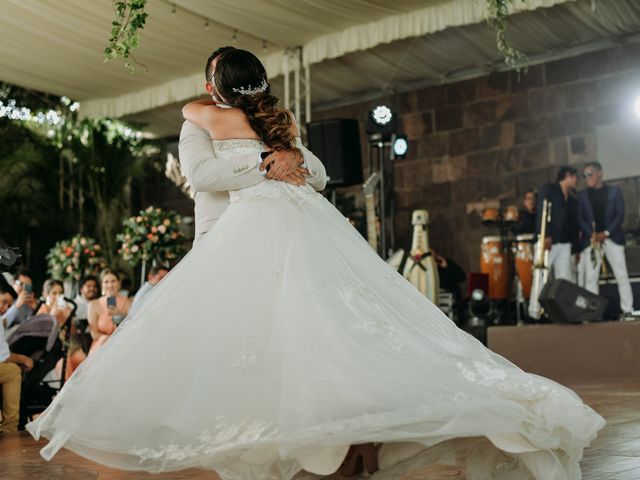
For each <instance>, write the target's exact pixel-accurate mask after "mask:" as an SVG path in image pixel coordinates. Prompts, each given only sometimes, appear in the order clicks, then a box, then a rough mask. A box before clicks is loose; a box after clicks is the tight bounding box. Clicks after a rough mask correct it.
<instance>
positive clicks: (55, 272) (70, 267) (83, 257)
mask: <svg viewBox="0 0 640 480" xmlns="http://www.w3.org/2000/svg"><path fill="white" fill-rule="evenodd" d="M47 265H48V266H49V273H50V274H51V276H52V277H54V278H59V279H62V280H71V281H76V282H77V281H79V280H80V279H81V278H82V277H85V276H87V275H96V274H97V273H98V272H99V271H100V270H102V269H103V268H105V267H106V265H107V263H106V261H105V259H104V256H103V254H102V247H101V246H100V244H99V243H96V241H95V240H94V239H93V238H91V237H84V236H82V235H76V236H75V237H73V238H71V239H69V240H61V241H59V242H58V243H56V244H55V245H54V246H53V247H52V248H51V250H49V253H48V254H47Z"/></svg>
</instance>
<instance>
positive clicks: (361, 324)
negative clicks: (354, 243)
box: [346, 272, 405, 353]
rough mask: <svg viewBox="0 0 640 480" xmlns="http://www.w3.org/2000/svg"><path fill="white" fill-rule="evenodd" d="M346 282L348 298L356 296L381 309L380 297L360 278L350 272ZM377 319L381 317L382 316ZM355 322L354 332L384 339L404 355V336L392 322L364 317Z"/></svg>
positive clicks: (394, 349)
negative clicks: (357, 331)
mask: <svg viewBox="0 0 640 480" xmlns="http://www.w3.org/2000/svg"><path fill="white" fill-rule="evenodd" d="M346 281H347V285H348V286H347V292H346V293H347V297H348V298H353V297H354V296H355V297H357V298H360V299H361V300H362V301H363V302H364V303H365V304H367V305H369V306H372V307H374V308H376V309H381V305H380V302H379V300H378V297H377V296H376V295H375V294H374V293H373V292H372V291H371V289H370V288H369V287H368V286H367V285H365V284H364V283H363V282H362V281H361V280H360V279H359V278H358V277H356V276H355V275H354V274H353V273H351V272H349V273H348V274H347V276H346ZM377 317H380V315H378V316H377ZM353 322H354V323H353V325H352V327H351V328H353V329H354V330H359V331H362V332H364V333H366V334H368V335H373V336H377V337H379V338H382V339H384V341H385V343H387V344H388V345H389V346H390V347H391V349H392V350H393V351H394V352H396V353H402V352H403V351H404V346H405V344H404V334H403V333H402V331H401V330H400V329H398V328H397V327H396V326H395V325H393V324H392V323H391V322H389V321H386V320H383V319H381V318H376V319H373V318H369V317H363V316H358V317H355V318H354V320H353Z"/></svg>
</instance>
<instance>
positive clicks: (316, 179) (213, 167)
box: [179, 121, 327, 193]
mask: <svg viewBox="0 0 640 480" xmlns="http://www.w3.org/2000/svg"><path fill="white" fill-rule="evenodd" d="M298 148H299V149H300V151H301V152H302V156H303V159H302V160H304V165H305V166H306V168H307V170H308V171H309V175H308V176H306V178H305V180H306V182H307V183H308V184H309V185H311V186H312V187H313V188H314V189H315V190H318V191H320V190H323V189H324V188H325V186H326V183H327V176H326V172H325V168H324V165H322V162H321V161H320V159H318V157H316V156H315V155H314V154H313V153H312V152H310V151H309V150H308V149H307V148H305V147H304V146H303V145H298ZM292 155H294V153H292V152H286V151H285V152H277V153H276V160H275V161H276V162H279V161H280V162H282V163H283V164H286V162H290V161H292V160H293V161H297V160H295V157H294V156H292ZM179 157H180V168H181V170H182V173H183V175H184V176H185V177H186V178H187V180H188V182H189V184H190V185H191V189H192V190H193V191H194V193H195V192H226V191H229V190H237V189H240V188H247V187H251V186H253V185H256V184H258V183H260V182H261V181H263V180H264V179H265V175H264V172H262V171H260V169H259V163H258V160H259V157H258V156H256V154H255V153H249V154H247V155H245V156H238V157H235V158H234V159H233V160H232V161H229V159H228V158H227V159H225V160H224V161H222V160H220V159H218V158H216V156H215V155H214V152H213V146H212V144H211V137H210V136H209V133H208V132H207V131H205V130H203V129H201V128H199V127H198V126H196V125H194V124H193V123H191V122H189V121H185V122H184V124H183V125H182V130H181V132H180V145H179ZM274 178H275V179H277V180H283V181H288V178H284V176H280V177H279V178H278V177H274ZM292 183H293V182H292Z"/></svg>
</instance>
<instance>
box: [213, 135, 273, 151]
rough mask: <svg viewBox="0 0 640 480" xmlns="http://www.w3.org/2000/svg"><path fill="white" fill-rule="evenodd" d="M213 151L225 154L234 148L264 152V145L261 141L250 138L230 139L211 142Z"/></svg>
mask: <svg viewBox="0 0 640 480" xmlns="http://www.w3.org/2000/svg"><path fill="white" fill-rule="evenodd" d="M211 143H213V147H214V148H215V150H217V151H219V152H226V151H227V150H233V149H234V148H259V149H260V150H264V148H265V144H264V143H262V141H261V140H256V139H252V138H232V139H230V140H211Z"/></svg>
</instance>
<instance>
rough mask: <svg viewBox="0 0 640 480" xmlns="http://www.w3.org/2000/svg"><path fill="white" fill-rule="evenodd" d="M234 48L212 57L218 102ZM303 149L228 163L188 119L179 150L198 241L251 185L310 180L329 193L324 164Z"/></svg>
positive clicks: (209, 66) (208, 73)
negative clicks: (219, 69) (226, 55)
mask: <svg viewBox="0 0 640 480" xmlns="http://www.w3.org/2000/svg"><path fill="white" fill-rule="evenodd" d="M232 48H233V47H223V48H219V49H218V50H216V51H215V52H213V53H212V54H211V56H210V57H209V58H208V59H207V63H206V68H205V78H206V83H205V89H206V91H207V94H209V95H211V96H212V97H213V99H214V100H215V101H217V102H219V99H218V97H217V92H216V91H215V87H214V86H213V84H212V82H211V78H212V77H213V71H214V68H215V64H216V61H217V59H218V56H219V55H220V54H221V53H223V52H225V51H226V50H229V49H232ZM298 147H299V150H300V152H297V151H293V150H285V151H278V152H273V153H271V154H270V155H269V156H268V157H266V158H265V159H264V162H263V161H262V158H261V157H260V155H258V154H255V153H249V154H247V155H245V156H244V157H237V158H234V159H233V160H231V161H230V160H229V159H228V158H227V159H225V160H224V161H223V160H221V159H218V158H217V157H216V155H215V152H214V151H213V144H212V142H211V137H210V136H209V133H208V132H207V131H205V130H202V129H201V128H199V127H197V126H196V125H194V124H192V123H191V122H189V121H185V122H184V124H183V125H182V130H181V131H180V144H179V147H178V149H179V159H180V169H181V170H182V174H183V175H184V176H185V177H186V178H187V181H188V182H189V185H191V190H192V191H193V193H194V195H195V196H194V202H195V224H196V225H195V226H196V232H195V239H194V241H195V242H197V241H198V240H199V239H200V238H202V236H203V235H204V234H205V233H207V232H208V231H209V229H211V227H213V225H214V224H215V223H216V221H217V220H218V218H220V216H221V215H222V214H223V213H224V211H225V210H226V209H227V207H228V205H229V190H238V189H240V188H246V187H251V186H253V185H257V184H258V183H260V182H262V181H264V180H265V178H268V179H273V180H279V181H283V182H289V183H294V184H298V185H300V184H303V183H305V182H306V183H308V184H309V185H311V186H312V187H313V188H314V189H316V190H318V191H320V190H324V187H325V186H326V183H327V175H326V172H325V169H324V166H323V165H322V162H320V160H319V159H318V157H316V156H315V155H314V154H313V153H311V152H310V151H309V150H307V149H306V148H305V147H304V146H302V145H298ZM267 164H270V165H271V166H270V169H269V172H267V171H266V170H265V166H266V165H267Z"/></svg>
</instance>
